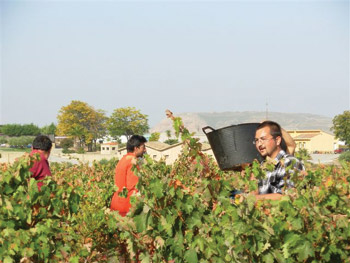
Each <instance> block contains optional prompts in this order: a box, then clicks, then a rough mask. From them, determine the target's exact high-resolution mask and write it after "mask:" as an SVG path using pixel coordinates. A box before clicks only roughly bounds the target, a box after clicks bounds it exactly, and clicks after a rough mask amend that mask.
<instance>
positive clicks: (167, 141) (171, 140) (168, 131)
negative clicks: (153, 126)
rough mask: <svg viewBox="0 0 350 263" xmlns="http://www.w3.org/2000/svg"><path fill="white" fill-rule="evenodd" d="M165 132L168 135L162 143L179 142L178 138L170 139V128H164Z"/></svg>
mask: <svg viewBox="0 0 350 263" xmlns="http://www.w3.org/2000/svg"><path fill="white" fill-rule="evenodd" d="M165 133H166V136H167V137H168V139H167V140H165V141H164V143H167V144H169V145H173V144H175V143H178V142H179V140H178V139H171V131H170V130H166V131H165Z"/></svg>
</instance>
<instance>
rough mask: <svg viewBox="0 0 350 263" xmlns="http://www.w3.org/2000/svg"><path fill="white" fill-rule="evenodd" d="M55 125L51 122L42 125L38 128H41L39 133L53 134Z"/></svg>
mask: <svg viewBox="0 0 350 263" xmlns="http://www.w3.org/2000/svg"><path fill="white" fill-rule="evenodd" d="M56 129H57V127H56V125H55V124H54V123H53V122H52V123H51V124H50V125H46V126H44V127H42V128H41V129H40V130H41V133H42V134H46V135H50V134H53V135H55V134H56Z"/></svg>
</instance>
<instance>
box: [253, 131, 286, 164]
mask: <svg viewBox="0 0 350 263" xmlns="http://www.w3.org/2000/svg"><path fill="white" fill-rule="evenodd" d="M280 143H281V137H279V136H278V137H276V138H273V136H272V135H271V133H270V127H264V128H261V129H259V130H257V131H256V133H255V147H256V149H257V150H258V152H259V153H260V154H261V156H262V157H266V156H268V157H271V158H275V157H276V156H277V154H278V153H279V151H280V149H281V148H280Z"/></svg>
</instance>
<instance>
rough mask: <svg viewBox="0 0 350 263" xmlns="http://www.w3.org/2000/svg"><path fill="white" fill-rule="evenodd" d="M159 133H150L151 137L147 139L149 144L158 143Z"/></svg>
mask: <svg viewBox="0 0 350 263" xmlns="http://www.w3.org/2000/svg"><path fill="white" fill-rule="evenodd" d="M159 138H160V133H159V132H153V133H151V136H150V137H149V141H150V142H157V141H159Z"/></svg>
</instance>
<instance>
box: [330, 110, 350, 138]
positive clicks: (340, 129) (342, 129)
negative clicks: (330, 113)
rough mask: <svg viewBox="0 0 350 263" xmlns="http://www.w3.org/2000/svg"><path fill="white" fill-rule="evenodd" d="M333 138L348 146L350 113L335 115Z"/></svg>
mask: <svg viewBox="0 0 350 263" xmlns="http://www.w3.org/2000/svg"><path fill="white" fill-rule="evenodd" d="M332 130H333V131H334V134H335V137H337V138H338V139H340V140H342V141H344V142H345V144H346V145H349V144H350V111H344V112H343V114H339V115H336V116H335V117H334V118H333V127H332Z"/></svg>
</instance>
